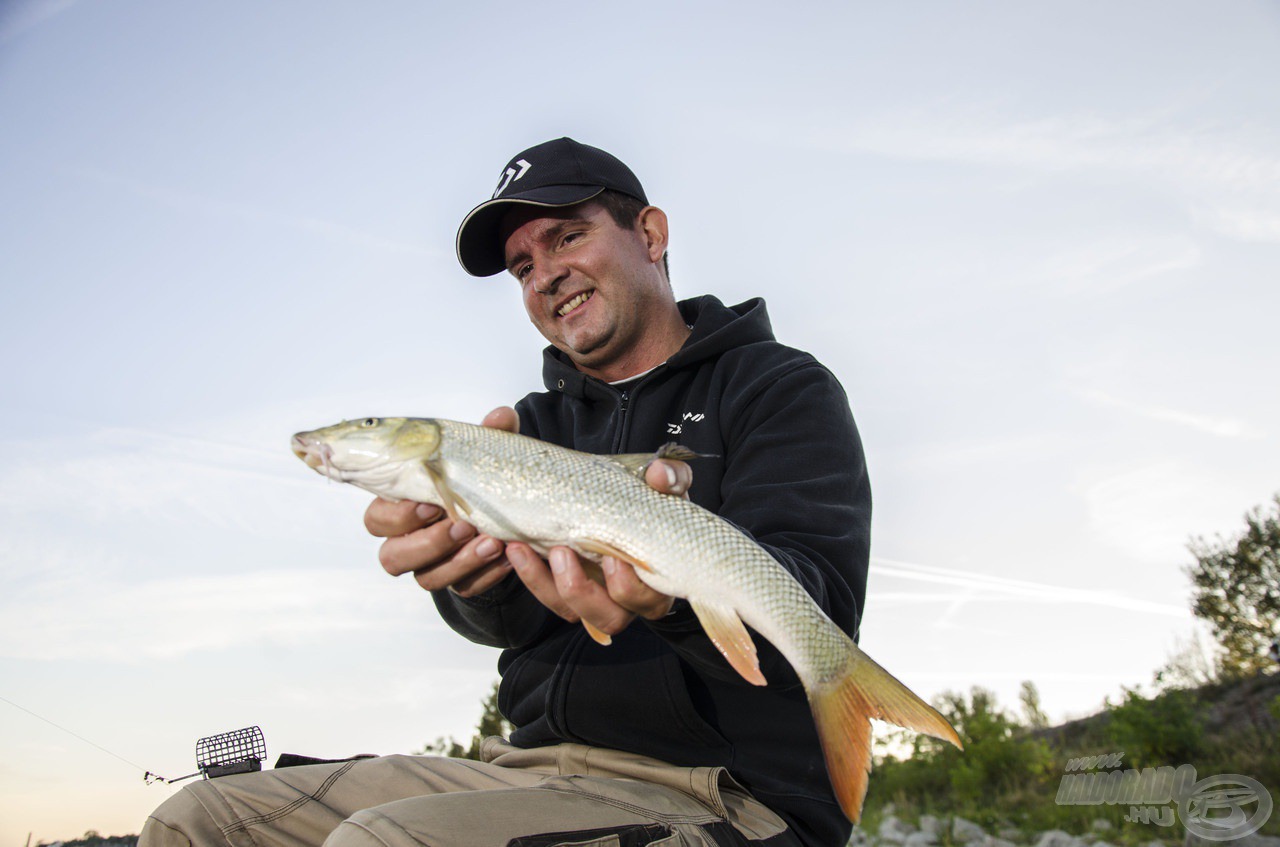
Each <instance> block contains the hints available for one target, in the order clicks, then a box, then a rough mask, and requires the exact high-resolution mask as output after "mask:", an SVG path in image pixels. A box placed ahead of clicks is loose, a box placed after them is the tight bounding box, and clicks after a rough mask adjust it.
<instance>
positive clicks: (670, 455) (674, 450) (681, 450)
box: [653, 441, 713, 462]
mask: <svg viewBox="0 0 1280 847" xmlns="http://www.w3.org/2000/svg"><path fill="white" fill-rule="evenodd" d="M712 455H713V454H712V453H695V452H694V451H692V450H690V449H689V448H688V447H685V446H684V445H683V444H677V443H675V442H674V441H668V442H667V443H666V444H663V445H662V446H661V447H659V448H658V449H657V450H656V451H655V452H654V454H653V458H655V459H677V460H679V461H681V462H690V461H693V460H694V459H710V458H711V457H712Z"/></svg>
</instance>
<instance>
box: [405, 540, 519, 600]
mask: <svg viewBox="0 0 1280 847" xmlns="http://www.w3.org/2000/svg"><path fill="white" fill-rule="evenodd" d="M500 558H502V542H501V541H498V540H497V539H495V538H490V537H489V536H487V535H481V536H478V537H476V538H473V539H472V540H470V541H468V542H467V543H466V544H464V545H463V546H462V547H461V548H460V549H459V550H458V551H457V552H456V553H454V554H453V555H452V556H450V557H449V558H448V559H445V560H444V561H441V562H438V563H433V564H429V565H426V566H425V567H420V568H418V569H416V570H414V572H413V578H414V579H415V580H417V582H418V585H421V586H422V587H423V588H425V589H426V590H428V591H439V590H440V589H441V588H451V587H454V586H456V585H458V584H460V583H463V582H465V581H467V580H470V579H474V578H476V577H477V576H478V575H479V574H480V572H481V571H484V570H487V569H488V568H489V566H490V565H491V564H493V563H494V562H496V561H497V560H498V559H500ZM458 593H459V594H461V593H462V592H461V591H459V592H458Z"/></svg>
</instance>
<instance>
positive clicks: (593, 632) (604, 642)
mask: <svg viewBox="0 0 1280 847" xmlns="http://www.w3.org/2000/svg"><path fill="white" fill-rule="evenodd" d="M582 628H583V629H585V630H586V631H587V635H590V636H591V638H592V640H594V641H595V642H596V643H597V644H599V645H601V646H604V647H608V646H609V645H610V644H612V643H613V636H611V635H609V633H607V632H604V631H602V630H599V629H596V628H595V627H594V626H592V625H591V624H589V623H587V622H586V621H585V620H584V621H583V622H582Z"/></svg>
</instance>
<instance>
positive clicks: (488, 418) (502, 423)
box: [480, 406, 520, 432]
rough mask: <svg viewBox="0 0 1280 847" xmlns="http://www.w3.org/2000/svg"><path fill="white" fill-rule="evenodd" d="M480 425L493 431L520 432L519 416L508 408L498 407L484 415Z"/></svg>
mask: <svg viewBox="0 0 1280 847" xmlns="http://www.w3.org/2000/svg"><path fill="white" fill-rule="evenodd" d="M480 423H481V424H482V425H483V426H487V427H492V428H493V429H505V430H506V431H507V432H519V431H520V416H519V415H517V414H516V410H515V409H513V408H511V407H510V406H499V407H498V408H496V409H494V410H493V411H492V412H490V413H489V414H487V415H485V416H484V420H482V421H481V422H480Z"/></svg>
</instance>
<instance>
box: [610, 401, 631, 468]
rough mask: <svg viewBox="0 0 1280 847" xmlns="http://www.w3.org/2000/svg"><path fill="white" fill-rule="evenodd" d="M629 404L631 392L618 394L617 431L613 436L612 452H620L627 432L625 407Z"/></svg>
mask: <svg viewBox="0 0 1280 847" xmlns="http://www.w3.org/2000/svg"><path fill="white" fill-rule="evenodd" d="M630 405H631V392H630V391H623V392H622V393H621V394H619V395H618V431H617V433H616V434H615V435H614V436H613V452H614V453H621V452H622V442H623V440H624V439H625V438H626V434H627V409H628V408H629V407H630Z"/></svg>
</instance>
